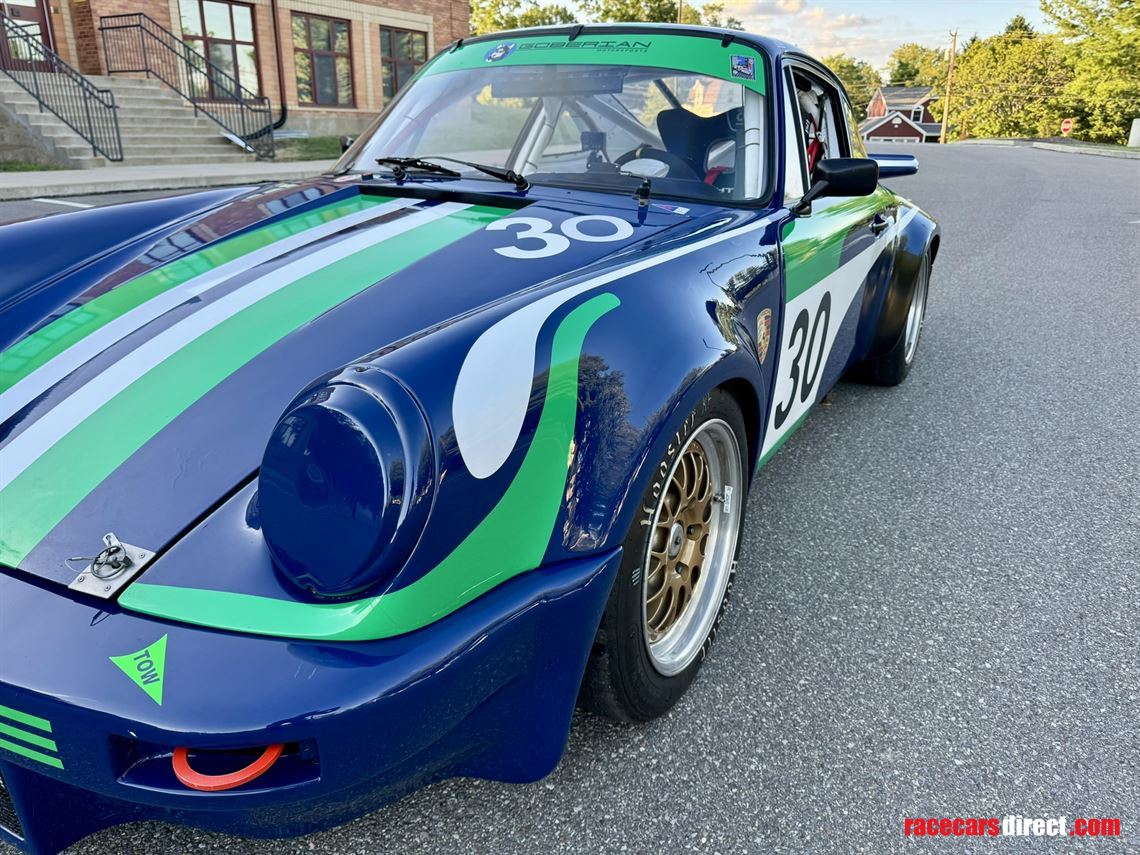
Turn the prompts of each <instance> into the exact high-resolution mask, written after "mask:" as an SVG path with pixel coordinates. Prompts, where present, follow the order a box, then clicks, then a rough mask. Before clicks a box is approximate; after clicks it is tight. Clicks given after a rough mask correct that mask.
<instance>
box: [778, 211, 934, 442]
mask: <svg viewBox="0 0 1140 855" xmlns="http://www.w3.org/2000/svg"><path fill="white" fill-rule="evenodd" d="M916 213H917V212H916V211H915V209H914V208H905V209H902V210H901V212H900V213H899V215H898V216H897V218H896V223H895V225H894V227H893V228H889V229H884V230H883V233H882V234H880V235H879V236H878V237H877V238H876V239H875V241H874V243H872V244H871V245H870V246H869V247H867V248H866V249H864V250H863V251H862V252H860V253H859V254H858V255H856V256H855V257H853V258H850V259H848V260H847V261H845V262H843V263H842V264H841V265H840V266H839V267H838V269H836V270H835V271H833V272H832V273H829V274H828V275H827V276H825V277H823V278H822V279H820V280H819V281H818V282H816V283H815V284H814V285H812V286H811V287H810V288H808V289H807V290H805V291H803V292H802V293H800V294H798V295H796V296H795V297H794V298H792V299H791V300H790V301H788V303H787V305H785V306H784V317H785V319H787V320H785V322H784V325H783V334H782V336H781V344H780V350H779V353H778V359H777V362H776V370H777V374H776V379H775V382H774V383H773V385H772V400H773V401H775V402H776V403H774V404H773V405H772V407H771V410H770V411H769V413H768V430H766V431H765V432H764V445H763V448H761V449H760V454H761V456H763V455H765V454H767V453H768V452H769V451H770V450H771V448H772V446H773V445H775V444H776V443H777V442H779V440H780V437H782V436H783V435H784V434H786V433H787V432H788V431H790V430H792V429H793V428H794V427H795V425H796V422H797V421H798V420H799V418H800V416H802V415H803V414H804V413H806V412H807V411H808V410H810V409H811V408H812V407H814V406H815V404H816V401H818V400H819V399H820V398H821V397H823V392H824V389H823V388H822V383H821V381H822V378H823V374H824V371H825V370H826V368H827V361H828V359H829V358H830V356H831V349H832V347H833V346H834V345H835V342H836V340H837V339H838V337H839V331H840V328H841V327H842V325H843V319H844V318H845V317H846V316H847V311H848V309H850V308H851V304H852V302H854V300H855V298H856V296H857V295H858V294H859V292H860V290H861V289H862V287H863V285H864V283H865V282H866V281H867V276H868V274H870V272H871V268H872V267H873V266H874V264H875V262H876V261H878V260H879V258H880V257H881V256H882V254H883V249H884V248H885V247H886V246H887V245H888V244H890V243H891V242H893V241H894V240H895V238H896V237H897V236H898V234H900V233H901V232H902V230H903V228H904V227H905V226H906V224H907V223H909V222H910V221H911V220H912V219H913V218H914V215H915V214H916ZM825 292H827V293H830V294H831V301H832V302H831V312H830V314H829V322H828V324H827V336H826V338H825V339H824V340H823V342H822V343H821V344H820V345H819V352H818V354H815V353H811V354H809V358H810V360H811V365H814V366H817V367H816V368H815V369H814V374H813V376H814V379H813V380H812V383H813V384H816V385H814V386H813V394H811V396H810V397H809V398H808V399H807V400H806V401H805V400H802V399H801V398H800V396H799V395H797V394H796V392H797V391H798V390H797V387H796V385H795V384H793V383H792V377H791V373H790V372H789V371H787V370H785V369H784V364H783V359H782V357H783V356H784V354H787V353H789V352H790V351H791V341H792V336H793V335H794V334H795V333H794V325H793V324H792V322H791V319H792V318H795V317H796V315H798V314H799V313H800V311H801V310H803V309H807V311H808V314H809V315H810V316H811V317H813V318H814V317H817V316H818V312H819V305H820V302H821V301H822V299H823V295H824V293H825ZM813 329H814V327H813ZM813 335H814V332H813ZM847 356H849V354H844V355H843V359H844V360H846V359H847ZM808 371H809V366H808V365H806V364H805V365H804V366H802V372H803V373H804V374H805V375H806V374H807V373H808ZM779 405H783V406H785V407H787V412H786V415H785V417H784V420H783V421H782V422H781V423H780V426H779V427H778V428H777V427H776V409H777V406H779Z"/></svg>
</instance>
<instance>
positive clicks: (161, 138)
mask: <svg viewBox="0 0 1140 855" xmlns="http://www.w3.org/2000/svg"><path fill="white" fill-rule="evenodd" d="M88 80H90V81H91V83H92V84H94V85H95V86H97V87H99V88H100V89H110V90H111V91H112V92H113V93H114V94H115V103H116V104H118V106H119V110H118V113H119V129H120V133H121V135H122V140H123V160H122V161H120V163H121V165H123V166H154V165H174V164H194V163H241V162H246V161H252V160H253V159H254V157H253V155H250V154H246V153H245V152H243V151H242V149H240V148H239V147H238V146H236V145H234V144H233V143H232V142H230V141H229V140H228V139H226V138H225V137H224V136H222V129H221V128H220V127H218V126H217V125H216V124H214V123H213V122H212V121H211V120H210V119H207V118H206V117H205V116H202V115H198V116H195V115H194V108H193V107H192V106H190V105H189V104H188V103H187V102H186V101H184V100H183V99H182V97H181V96H179V95H178V94H177V93H176V92H174V91H173V90H172V89H169V88H167V87H166V86H165V85H164V84H162V83H160V82H159V81H157V80H144V79H136V78H132V77H97V76H94V75H88ZM0 111H2V112H3V113H4V114H6V118H7V119H8V121H9V123H11V122H12V121H15V122H16V123H18V124H19V125H20V126H22V129H23V130H24V131H25V132H26V133H25V136H27V137H31V138H32V139H33V140H35V142H36V144H37V146H38V147H39V148H41V150H42V151H43V154H45V155H46V156H47V157H48V158H50V159H51V160H52V161H54V162H55V163H58V164H59V165H61V166H68V167H72V168H76V169H82V168H88V167H94V166H113V165H117V164H114V163H111V162H110V161H107V160H106V159H104V158H102V157H99V156H96V155H93V154H92V152H91V146H90V144H89V143H87V142H85V141H84V140H83V138H82V137H80V136H79V135H78V134H76V133H75V132H74V131H73V130H71V128H69V127H68V126H67V125H65V124H64V123H63V122H62V121H60V120H59V119H58V118H57V117H56V116H55V115H53V114H52V113H50V112H48V111H46V110H45V111H44V112H42V113H41V112H40V111H39V107H38V106H37V105H36V101H35V99H34V98H33V97H32V96H31V95H30V94H28V93H27V92H26V91H25V90H24V89H22V88H21V87H20V86H19V85H18V84H16V82H15V81H13V80H12V79H11V78H10V77H8V76H7V75H6V74H3V73H0Z"/></svg>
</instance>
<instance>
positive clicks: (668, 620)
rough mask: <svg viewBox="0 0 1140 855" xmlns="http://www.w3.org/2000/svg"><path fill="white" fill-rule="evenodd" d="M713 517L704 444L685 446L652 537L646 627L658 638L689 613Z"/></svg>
mask: <svg viewBox="0 0 1140 855" xmlns="http://www.w3.org/2000/svg"><path fill="white" fill-rule="evenodd" d="M712 515H713V483H712V473H711V471H710V468H709V460H708V456H707V454H706V453H705V449H704V446H702V445H701V444H700V443H699V442H693V443H690V444H689V445H688V447H686V449H685V451H684V453H683V454H682V455H681V458H680V460H679V461H678V463H677V466H676V467H675V468H674V469H673V474H672V477H670V479H669V484H668V486H667V487H666V488H665V492H664V495H663V497H662V500H661V508H660V512H659V513H658V515H657V520H656V524H655V525H654V528H653V532H652V533H651V536H650V542H649V562H648V563H649V568H648V577H647V579H646V586H645V627H646V632H647V634H648V637H649V640H650V642H655V641H658V640H660V639H661V638H662V637H664V636H665V635H666V633H668V632H669V630H671V629H672V628H673V627H674V626H676V624H677V622H678V621H679V620H680V619H681V618H682V616H683V615H684V614H685V612H686V610H687V609H688V608H689V607H690V605H691V604H692V602H693V600H694V598H695V596H696V594H697V593H698V587H699V586H700V584H701V573H702V571H703V569H704V566H705V557H706V554H707V551H708V544H709V533H710V529H711V523H712Z"/></svg>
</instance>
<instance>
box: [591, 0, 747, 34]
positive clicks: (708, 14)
mask: <svg viewBox="0 0 1140 855" xmlns="http://www.w3.org/2000/svg"><path fill="white" fill-rule="evenodd" d="M578 5H579V8H581V9H582V10H583V12H585V13H586V17H587V18H589V19H590V20H591V21H607V22H618V21H639V22H644V23H657V24H676V23H682V24H704V25H706V26H709V27H728V28H730V29H734V30H739V29H741V28H742V26H743V25H742V24H741V23H740V21H738V20H737V19H736V18H733V17H732V16H726V15H725V12H724V3H720V2H714V3H705V4H703V5H699V6H698V5H697V4H695V3H690V2H684V0H682V2H681V19H680V21H678V20H677V0H582V2H580V3H579V4H578Z"/></svg>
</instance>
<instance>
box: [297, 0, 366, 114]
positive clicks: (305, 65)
mask: <svg viewBox="0 0 1140 855" xmlns="http://www.w3.org/2000/svg"><path fill="white" fill-rule="evenodd" d="M349 35H350V34H349V24H348V21H342V20H339V19H338V18H324V17H321V16H319V15H302V14H300V13H298V12H294V13H293V63H294V65H295V66H296V67H297V102H298V103H299V104H307V105H309V106H315V107H351V106H352V105H353V100H352V40H351V38H350V37H349Z"/></svg>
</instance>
